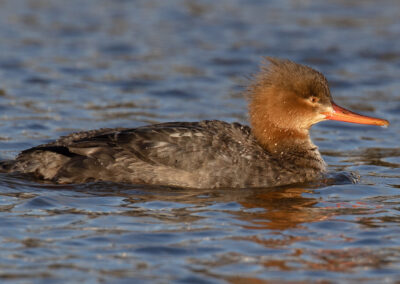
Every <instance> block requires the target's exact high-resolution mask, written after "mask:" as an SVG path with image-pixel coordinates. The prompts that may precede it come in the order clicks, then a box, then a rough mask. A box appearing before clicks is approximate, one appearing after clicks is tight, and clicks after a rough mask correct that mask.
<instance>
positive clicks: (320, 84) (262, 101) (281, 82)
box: [0, 59, 387, 188]
mask: <svg viewBox="0 0 400 284" xmlns="http://www.w3.org/2000/svg"><path fill="white" fill-rule="evenodd" d="M269 60H270V62H271V63H270V66H269V68H265V69H264V70H263V71H262V72H261V73H260V74H259V75H258V77H257V78H256V80H255V82H254V83H253V84H252V85H251V87H250V88H249V93H250V105H249V111H250V121H251V125H252V128H250V127H248V126H244V125H241V124H238V123H231V124H229V123H226V122H222V121H216V120H212V121H201V122H170V123H162V124H156V125H149V126H144V127H138V128H132V129H128V128H118V129H100V130H92V131H87V132H78V133H74V134H71V135H69V136H65V137H62V138H60V139H59V140H56V141H55V142H52V143H49V144H45V145H39V146H37V147H34V148H31V149H28V150H25V151H23V152H21V153H20V154H19V155H18V156H17V158H16V159H15V160H10V161H3V162H1V163H0V171H3V172H18V173H25V174H31V175H34V176H35V177H36V178H40V179H43V180H50V181H53V182H56V183H84V182H89V181H114V182H123V183H140V184H157V185H171V186H180V187H193V188H216V187H239V188H245V187H269V186H281V185H288V184H293V183H303V182H308V181H313V180H316V179H318V178H320V177H321V176H322V175H323V174H324V172H325V163H324V161H323V159H322V158H321V156H320V153H319V151H318V149H317V147H316V146H315V145H314V144H313V143H312V142H311V140H310V137H309V133H308V131H309V128H310V127H311V125H313V124H314V123H316V122H319V121H322V120H325V119H337V120H345V119H344V118H342V117H339V116H340V115H342V116H345V118H346V119H348V117H350V122H359V123H368V124H380V125H383V124H385V123H387V122H385V121H383V120H379V119H374V118H369V117H364V116H360V115H357V114H354V113H351V112H347V110H344V109H341V108H340V107H337V106H336V105H335V104H334V103H333V102H332V100H331V97H330V93H329V88H328V86H327V83H326V79H325V78H324V77H323V75H322V74H320V73H319V72H317V71H315V70H313V69H311V68H309V67H306V66H303V65H299V64H296V63H293V62H291V61H288V60H277V59H269ZM349 113H350V114H349ZM328 117H329V118H328ZM338 117H339V118H338ZM356 119H358V120H359V121H356ZM362 119H364V120H363V121H361V120H362ZM347 121H348V120H347Z"/></svg>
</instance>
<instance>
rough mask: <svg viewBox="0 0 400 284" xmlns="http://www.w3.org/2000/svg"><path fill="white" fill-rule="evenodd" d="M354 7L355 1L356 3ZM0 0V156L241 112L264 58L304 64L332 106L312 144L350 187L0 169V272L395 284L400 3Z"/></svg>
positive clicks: (47, 277) (27, 279)
mask: <svg viewBox="0 0 400 284" xmlns="http://www.w3.org/2000/svg"><path fill="white" fill-rule="evenodd" d="M353 2H354V1H353ZM353 2H351V3H350V2H349V1H342V0H330V1H319V2H317V1H294V0H293V1H289V0H285V1H282V0H276V1H257V0H252V1H244V0H230V1H228V0H226V1H225V0H224V1H206V0H204V1H189V0H187V1H184V0H182V1H178V0H173V1H162V0H158V1H157V0H146V1H123V0H120V1H111V0H86V1H78V0H72V1H51V0H41V1H39V0H37V1H33V0H32V1H29V0H19V1H12V0H3V1H1V2H0V48H1V51H0V149H1V150H0V157H1V158H3V159H6V158H12V157H14V156H15V155H16V154H17V153H18V152H19V151H20V150H22V149H25V148H27V147H31V146H34V145H37V144H39V143H43V142H47V141H49V140H51V139H54V138H56V137H58V136H60V135H64V134H67V133H69V132H71V131H77V130H87V129H94V128H100V127H117V126H124V127H135V126H139V125H144V124H147V123H153V122H164V121H184V120H186V121H194V120H201V119H221V120H226V121H239V122H242V123H245V122H246V120H247V118H246V102H245V100H244V99H243V96H242V95H241V92H242V91H243V89H244V87H243V86H245V85H246V82H247V79H246V76H248V75H249V74H253V73H255V72H256V71H257V68H258V65H259V62H260V59H261V56H266V55H268V56H277V57H284V58H290V59H292V60H294V61H297V62H301V63H305V64H308V65H311V66H313V67H315V68H317V69H319V70H320V71H322V72H323V73H324V74H325V75H326V76H327V77H328V79H329V81H330V84H331V90H332V93H333V96H334V98H335V100H336V102H337V103H338V104H339V105H343V106H345V107H348V108H351V109H352V110H354V111H358V112H362V113H364V114H367V115H373V116H378V117H384V118H386V119H388V120H389V121H390V122H391V126H390V127H388V128H380V127H373V126H357V125H348V124H347V125H346V124H344V123H336V122H324V123H321V124H319V125H317V126H315V127H314V128H313V132H312V136H313V139H314V142H315V143H316V144H317V145H318V146H319V147H320V150H321V152H322V154H323V156H324V158H325V160H326V162H327V163H328V164H329V170H330V171H331V172H332V173H339V172H342V173H353V174H354V175H355V176H357V175H358V176H360V179H359V182H358V183H357V184H349V183H348V182H341V181H340V180H338V181H337V182H336V184H332V185H319V186H318V185H316V186H310V187H287V188H280V189H257V190H255V189H247V190H212V191H211V190H182V189H172V188H161V187H152V186H134V185H118V184H112V183H93V184H86V185H78V186H76V185H68V186H57V185H51V184H45V185H43V184H38V183H34V182H32V181H29V180H26V179H23V178H21V177H18V176H12V175H4V174H3V175H1V176H0V227H1V230H0V251H1V252H0V280H1V281H2V282H3V281H6V280H8V281H10V282H15V283H55V282H57V281H60V282H61V281H62V282H64V283H68V282H69V283H77V282H79V281H80V282H84V283H103V282H107V283H111V282H112V283H134V282H136V283H139V282H140V283H168V282H172V281H174V282H176V283H227V282H231V283H260V281H271V282H272V283H274V281H281V282H282V281H286V282H305V283H306V282H310V281H314V282H318V281H320V282H323V281H330V282H344V281H346V282H355V283H361V282H362V283H368V282H370V283H373V282H380V283H383V282H385V283H394V282H395V281H396V280H398V279H400V272H399V271H400V249H399V248H400V237H399V235H400V227H399V223H400V213H399V208H400V191H399V190H400V174H399V167H400V148H399V142H398V141H400V127H399V113H400V100H399V93H398V91H397V90H399V89H400V83H399V82H400V81H399V80H398V79H399V78H398V74H399V71H400V42H399V41H398V38H399V36H400V25H399V21H398V15H399V12H400V3H399V2H398V1H395V0H384V1H379V3H378V2H376V1H368V0H365V1H357V2H354V3H353Z"/></svg>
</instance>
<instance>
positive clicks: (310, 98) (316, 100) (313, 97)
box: [309, 96, 319, 104]
mask: <svg viewBox="0 0 400 284" xmlns="http://www.w3.org/2000/svg"><path fill="white" fill-rule="evenodd" d="M309 100H310V102H312V103H313V104H315V103H317V102H318V101H319V98H317V97H315V96H311V97H309Z"/></svg>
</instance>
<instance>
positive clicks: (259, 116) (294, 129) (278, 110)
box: [248, 57, 389, 149]
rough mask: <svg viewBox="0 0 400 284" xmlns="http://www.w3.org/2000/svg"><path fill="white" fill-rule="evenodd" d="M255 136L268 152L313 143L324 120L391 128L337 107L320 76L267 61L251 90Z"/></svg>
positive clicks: (282, 61)
mask: <svg viewBox="0 0 400 284" xmlns="http://www.w3.org/2000/svg"><path fill="white" fill-rule="evenodd" d="M248 94H249V99H250V103H249V114H250V122H251V125H252V129H253V134H254V135H255V137H256V138H257V140H258V141H259V142H260V143H261V144H262V145H263V146H265V147H266V148H269V149H274V148H276V147H275V146H276V145H279V144H282V143H285V142H287V141H290V143H291V144H293V145H294V144H296V141H298V142H299V141H300V142H301V141H309V135H308V131H309V129H310V127H311V126H312V125H313V124H315V123H318V122H320V121H324V120H328V119H329V120H340V121H345V122H352V123H360V124H371V125H388V124H389V122H388V121H387V120H383V119H379V118H373V117H368V116H363V115H359V114H356V113H354V112H351V111H349V110H346V109H344V108H341V107H339V106H337V105H336V104H335V103H334V102H333V100H332V97H331V94H330V90H329V86H328V82H327V80H326V78H325V77H324V75H322V74H321V73H320V72H318V71H316V70H314V69H312V68H310V67H308V66H305V65H301V64H297V63H295V62H292V61H290V60H286V59H276V58H271V57H267V58H266V61H265V62H264V64H263V65H262V68H261V71H260V72H259V73H258V74H257V75H256V76H255V80H254V81H253V83H252V84H251V85H250V87H249V89H248Z"/></svg>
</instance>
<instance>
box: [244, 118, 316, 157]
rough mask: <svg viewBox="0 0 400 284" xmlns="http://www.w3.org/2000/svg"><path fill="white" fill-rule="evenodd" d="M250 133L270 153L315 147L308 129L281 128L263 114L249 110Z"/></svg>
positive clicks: (297, 150)
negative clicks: (259, 114) (260, 115)
mask: <svg viewBox="0 0 400 284" xmlns="http://www.w3.org/2000/svg"><path fill="white" fill-rule="evenodd" d="M250 122H251V125H252V133H253V135H254V136H255V138H256V139H257V141H258V142H259V143H260V145H261V146H262V147H263V148H264V149H266V150H268V151H269V152H270V153H278V154H281V153H282V152H283V153H288V152H299V151H304V150H309V149H311V148H315V145H314V144H313V143H312V142H311V140H310V136H309V131H308V129H290V128H282V127H279V126H277V125H276V124H274V123H273V122H271V121H270V119H269V116H268V115H266V114H264V115H262V117H259V116H258V115H257V113H254V112H250Z"/></svg>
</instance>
